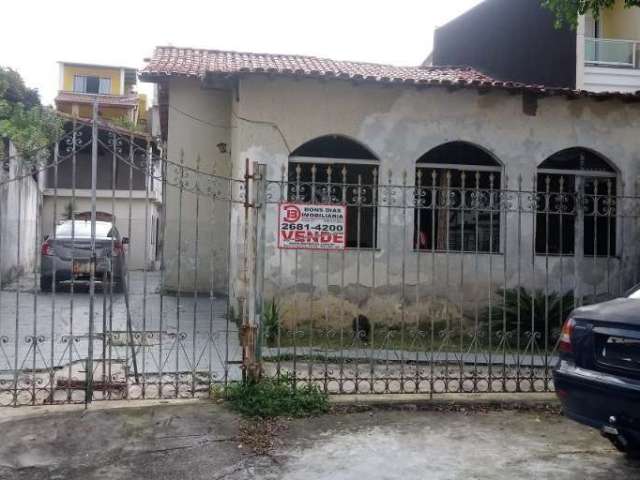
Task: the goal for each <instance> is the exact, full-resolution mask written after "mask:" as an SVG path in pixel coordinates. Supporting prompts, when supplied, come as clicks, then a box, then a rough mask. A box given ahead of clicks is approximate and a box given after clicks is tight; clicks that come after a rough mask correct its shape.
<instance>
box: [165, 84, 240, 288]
mask: <svg viewBox="0 0 640 480" xmlns="http://www.w3.org/2000/svg"><path fill="white" fill-rule="evenodd" d="M169 92H170V93H169V132H168V138H167V158H168V162H169V164H168V168H167V187H166V189H167V190H166V225H165V245H164V262H165V265H166V275H165V286H166V288H167V289H168V290H174V291H177V290H181V291H182V292H189V291H193V290H194V288H195V289H197V290H198V291H200V292H209V291H210V290H211V288H213V290H214V291H226V285H227V279H228V273H227V260H226V259H227V257H228V254H227V252H228V243H229V211H230V208H229V203H228V201H227V200H226V199H227V198H228V196H229V195H228V192H229V188H230V185H229V182H228V181H225V180H224V178H223V177H228V176H229V175H230V173H231V164H230V156H229V151H227V153H221V152H220V151H219V149H218V148H217V147H216V145H218V144H219V143H226V144H227V147H228V148H229V149H231V148H232V146H231V128H230V117H231V114H230V108H231V92H229V91H228V90H213V89H208V90H204V89H202V88H201V86H200V83H199V82H198V81H196V80H184V79H174V80H171V81H170V85H169ZM198 157H199V158H200V161H199V167H198ZM181 162H182V163H183V164H184V166H185V167H186V168H185V169H184V170H182V171H181V169H180V168H179V167H178V166H179V165H180V164H181ZM197 170H199V171H200V174H197ZM181 185H182V186H181ZM196 191H197V192H198V193H195V192H196ZM196 238H197V241H196ZM196 270H197V281H196V278H195V277H196V274H195V272H196Z"/></svg>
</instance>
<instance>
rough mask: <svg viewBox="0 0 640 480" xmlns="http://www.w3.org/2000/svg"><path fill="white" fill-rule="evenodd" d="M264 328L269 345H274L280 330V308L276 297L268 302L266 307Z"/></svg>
mask: <svg viewBox="0 0 640 480" xmlns="http://www.w3.org/2000/svg"><path fill="white" fill-rule="evenodd" d="M262 328H263V331H264V339H265V340H266V342H267V345H269V346H271V345H273V344H274V343H275V341H276V339H277V338H278V332H279V330H280V310H279V309H278V304H277V303H276V301H275V299H274V300H272V301H271V303H269V304H267V306H266V308H265V311H264V315H263V323H262Z"/></svg>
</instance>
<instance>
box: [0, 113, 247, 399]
mask: <svg viewBox="0 0 640 480" xmlns="http://www.w3.org/2000/svg"><path fill="white" fill-rule="evenodd" d="M41 153H42V152H41ZM3 165H5V166H6V168H3V169H2V171H1V172H0V194H1V195H4V196H3V197H0V198H3V199H4V198H6V199H7V202H8V205H10V208H9V209H0V251H2V252H3V255H1V256H0V405H2V406H20V405H34V404H42V403H69V402H71V403H73V402H91V401H94V400H107V399H137V398H176V397H193V396H207V395H209V392H210V390H211V388H212V387H213V386H215V385H219V384H225V383H226V382H228V381H233V380H236V379H239V378H240V376H241V371H240V366H241V365H240V364H241V352H240V346H239V325H238V318H239V314H240V313H239V312H237V308H235V307H234V305H233V304H232V302H230V300H229V269H230V249H231V243H230V238H231V237H230V231H229V229H230V212H231V211H232V209H233V208H234V207H235V206H236V205H237V206H239V207H242V206H243V205H244V203H245V201H244V189H245V185H244V184H245V182H244V180H238V181H236V180H233V179H231V178H229V177H226V176H224V175H218V174H217V173H216V172H215V170H214V169H212V165H210V164H209V165H207V167H206V169H205V168H202V165H201V164H200V161H199V159H196V158H189V159H187V160H186V161H185V158H184V155H182V156H181V157H180V158H176V159H168V158H167V156H166V154H165V153H164V152H163V151H162V149H161V148H160V147H159V146H158V145H156V144H155V142H153V141H152V140H151V139H150V138H148V137H146V136H145V135H141V134H137V133H135V132H129V131H125V130H121V129H118V128H114V127H111V126H109V125H108V124H105V123H102V122H100V121H99V120H98V119H97V118H95V117H94V119H93V121H84V120H79V119H73V120H69V121H68V122H67V124H66V125H65V134H64V135H63V136H62V137H61V138H60V139H59V141H58V142H56V144H55V145H52V146H51V148H50V150H49V151H46V152H44V154H40V155H38V156H37V158H36V157H34V158H32V159H31V158H23V157H20V156H18V155H15V154H13V155H10V156H5V157H4V158H3ZM26 182H28V183H26ZM27 186H28V187H29V188H33V189H34V191H36V192H37V198H36V200H35V201H34V202H32V203H29V205H26V201H25V199H24V195H20V192H21V191H24V189H25V188H27ZM3 242H4V245H3ZM6 252H9V253H8V254H7V255H4V253H6Z"/></svg>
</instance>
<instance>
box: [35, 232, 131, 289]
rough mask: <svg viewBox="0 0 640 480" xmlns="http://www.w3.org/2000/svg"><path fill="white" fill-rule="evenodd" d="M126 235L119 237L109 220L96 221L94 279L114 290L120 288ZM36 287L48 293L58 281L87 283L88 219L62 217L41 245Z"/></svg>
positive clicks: (89, 251)
mask: <svg viewBox="0 0 640 480" xmlns="http://www.w3.org/2000/svg"><path fill="white" fill-rule="evenodd" d="M127 243H128V239H127V238H126V237H124V238H121V237H120V234H119V232H118V230H117V228H116V227H115V225H114V224H113V223H112V222H104V221H98V222H96V235H95V249H96V264H95V276H94V278H95V281H96V284H97V285H102V286H103V287H105V282H111V284H112V285H113V287H112V288H113V291H114V292H121V291H123V289H124V269H125V261H124V258H125V247H124V246H125V245H126V244H127ZM41 258H42V261H41V269H40V289H41V290H42V291H43V292H50V291H51V290H52V287H53V285H54V283H55V285H56V286H57V285H61V284H63V285H64V284H67V285H68V284H70V283H71V282H74V283H88V282H89V279H90V277H91V222H90V221H87V220H75V221H72V220H66V221H63V222H61V223H59V224H58V225H57V226H56V230H55V234H54V235H51V236H50V237H48V238H47V239H46V240H45V241H44V243H43V244H42V248H41Z"/></svg>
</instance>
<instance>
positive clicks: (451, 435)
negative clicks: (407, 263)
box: [0, 401, 640, 480]
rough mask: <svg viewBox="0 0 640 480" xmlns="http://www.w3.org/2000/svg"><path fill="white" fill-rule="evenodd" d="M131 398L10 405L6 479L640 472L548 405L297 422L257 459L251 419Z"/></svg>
mask: <svg viewBox="0 0 640 480" xmlns="http://www.w3.org/2000/svg"><path fill="white" fill-rule="evenodd" d="M125 405H126V404H125ZM129 405H134V407H133V408H131V407H130V408H116V407H118V404H115V403H108V402H105V403H96V404H95V405H92V406H91V407H90V409H89V410H88V411H84V410H82V409H80V408H78V407H74V406H66V407H56V408H51V407H37V408H35V409H11V410H9V411H7V410H0V428H2V432H3V442H1V443H0V478H1V479H7V480H17V479H20V480H22V479H30V480H39V479H43V480H44V479H47V480H57V479H65V480H67V479H68V480H74V479H78V480H80V479H82V480H91V479H103V480H110V479H121V478H135V479H143V480H144V479H153V480H165V479H172V480H175V479H181V478H184V479H189V480H199V479H209V480H211V479H225V480H245V479H265V480H266V479H284V480H293V479H296V480H297V479H305V480H324V479H327V480H328V479H332V480H333V479H337V480H352V479H353V480H355V479H363V478H364V479H367V480H375V479H436V480H440V479H496V480H501V479H505V480H507V479H509V480H511V479H545V480H546V479H582V478H589V479H603V480H604V479H611V478H620V479H622V478H624V479H632V478H640V463H634V462H632V461H630V460H628V459H626V458H625V457H624V456H623V455H621V454H619V453H618V452H616V451H614V450H613V449H612V447H610V445H609V443H608V442H607V441H606V440H604V439H602V438H601V437H600V436H599V434H598V433H597V432H594V431H592V430H590V429H588V428H584V427H582V426H580V425H577V424H575V423H573V422H570V421H568V420H566V419H565V418H563V417H561V416H559V415H557V414H555V413H552V412H549V411H546V410H540V409H538V410H532V411H486V410H484V409H482V408H478V407H477V406H472V405H467V406H466V407H462V408H458V409H454V410H452V409H450V408H448V407H447V406H446V405H444V404H442V403H441V404H439V405H437V406H435V407H434V409H433V410H430V411H422V410H421V409H418V408H416V407H415V406H413V407H412V406H405V407H403V408H402V409H400V410H375V409H374V410H370V411H362V412H359V413H348V414H347V413H342V414H335V415H326V416H323V417H318V418H312V419H304V420H293V421H289V422H283V423H284V425H283V426H282V429H280V430H277V429H276V435H277V437H276V438H275V439H274V441H273V445H275V448H274V449H273V450H272V451H270V452H269V454H268V455H259V454H257V453H256V452H255V451H254V450H252V448H251V445H252V444H255V443H256V442H258V441H259V439H258V438H254V437H251V436H249V437H247V434H246V432H247V429H246V422H245V421H243V420H241V419H240V418H238V417H237V416H236V415H234V414H232V413H230V412H229V411H228V410H227V409H225V408H224V407H223V406H220V405H214V404H211V403H206V402H197V401H196V402H194V401H189V402H177V403H176V402H172V403H169V404H161V403H159V402H146V403H144V404H140V405H141V406H138V407H135V405H136V404H135V403H130V404H129ZM4 412H7V413H4ZM9 412H10V413H9ZM263 423H264V422H258V425H260V424H263ZM243 425H245V428H242V427H243ZM241 431H242V432H244V433H242V434H241V433H240V432H241Z"/></svg>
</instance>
